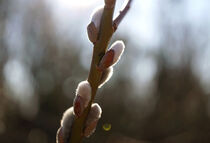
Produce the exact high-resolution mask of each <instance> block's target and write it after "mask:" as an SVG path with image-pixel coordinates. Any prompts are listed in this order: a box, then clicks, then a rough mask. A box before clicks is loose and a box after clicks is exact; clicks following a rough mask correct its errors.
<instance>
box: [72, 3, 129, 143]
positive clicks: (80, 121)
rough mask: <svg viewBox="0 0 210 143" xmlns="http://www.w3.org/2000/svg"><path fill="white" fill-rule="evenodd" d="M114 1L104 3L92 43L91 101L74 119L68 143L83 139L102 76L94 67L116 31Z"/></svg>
mask: <svg viewBox="0 0 210 143" xmlns="http://www.w3.org/2000/svg"><path fill="white" fill-rule="evenodd" d="M115 2H116V0H114V6H113V7H106V5H105V6H104V12H103V15H102V18H101V25H100V29H99V34H98V38H97V39H98V40H97V41H96V43H94V47H93V56H92V62H91V68H90V72H89V76H88V82H89V83H90V85H91V89H92V93H91V101H90V102H89V104H88V107H87V108H86V109H85V111H84V113H83V114H82V116H81V117H80V118H76V119H75V120H74V123H73V126H72V130H71V135H70V139H69V141H70V143H81V142H82V139H83V130H84V125H85V121H86V119H87V116H88V113H89V111H90V109H91V104H92V103H93V101H94V98H95V95H96V92H97V89H98V86H99V82H100V79H101V76H102V73H101V72H100V71H98V70H97V68H96V67H97V65H98V64H99V62H100V60H101V58H102V57H103V55H104V54H105V52H106V51H107V47H108V44H109V41H110V39H111V37H112V35H113V33H114V32H115V31H116V29H113V13H114V8H115ZM130 2H131V0H130V1H129V2H128V6H126V8H125V9H124V10H123V11H122V12H121V13H120V15H119V16H118V18H117V19H115V22H114V23H115V25H116V26H118V25H119V23H120V21H121V20H122V19H123V17H124V16H125V14H126V13H127V11H128V9H129V8H128V7H130ZM121 15H122V16H121ZM116 26H115V27H116Z"/></svg>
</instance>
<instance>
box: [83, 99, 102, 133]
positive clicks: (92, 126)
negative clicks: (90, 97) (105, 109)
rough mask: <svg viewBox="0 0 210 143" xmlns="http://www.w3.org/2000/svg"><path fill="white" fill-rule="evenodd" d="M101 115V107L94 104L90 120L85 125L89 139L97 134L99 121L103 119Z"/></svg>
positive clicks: (85, 131)
mask: <svg viewBox="0 0 210 143" xmlns="http://www.w3.org/2000/svg"><path fill="white" fill-rule="evenodd" d="M101 113H102V110H101V107H100V106H99V105H98V104H97V103H94V104H92V106H91V110H90V113H89V114H88V118H87V121H86V124H85V130H84V136H85V137H89V136H90V135H92V134H93V133H94V132H95V130H96V126H97V123H98V120H99V119H100V118H101Z"/></svg>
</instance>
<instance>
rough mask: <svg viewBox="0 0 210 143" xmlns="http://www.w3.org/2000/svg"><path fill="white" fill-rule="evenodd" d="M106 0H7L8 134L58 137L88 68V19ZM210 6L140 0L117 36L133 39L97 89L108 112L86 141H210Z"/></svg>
mask: <svg viewBox="0 0 210 143" xmlns="http://www.w3.org/2000/svg"><path fill="white" fill-rule="evenodd" d="M123 3H124V0H117V6H116V9H115V16H116V15H117V14H118V12H119V10H120V8H121V7H122V5H123ZM100 5H103V0H15V1H14V0H0V142H1V143H14V142H15V143H55V135H56V131H57V129H58V128H59V124H60V119H61V117H62V113H63V112H64V111H65V110H66V109H67V108H69V107H70V106H72V101H73V98H74V95H75V89H76V87H77V84H78V83H79V82H80V81H82V80H85V79H86V78H87V76H88V72H89V67H90V62H91V56H92V47H93V46H92V44H91V43H90V42H89V41H88V38H87V33H86V27H87V25H88V23H89V21H90V15H91V13H92V11H93V10H94V9H95V8H96V7H97V6H100ZM209 13H210V5H209V1H208V0H134V2H133V5H132V8H131V9H130V11H129V13H128V15H127V16H126V17H125V19H124V20H123V21H122V23H121V25H120V26H119V28H118V30H117V32H116V33H115V35H114V36H113V38H112V41H111V43H113V42H114V41H115V40H117V39H120V40H124V42H125V45H126V49H125V52H124V55H123V57H122V59H121V60H120V62H119V64H117V65H116V66H115V67H114V74H113V77H112V78H111V80H110V81H109V82H108V83H107V84H105V85H104V86H103V87H102V88H101V89H100V90H99V91H98V93H97V97H96V102H98V103H99V104H100V105H101V107H102V109H103V114H102V118H101V119H100V122H99V125H98V126H97V130H96V132H95V133H94V135H92V136H91V137H90V138H89V139H85V140H84V143H93V142H94V143H198V142H199V143H209V142H210V15H209Z"/></svg>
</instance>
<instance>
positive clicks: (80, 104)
mask: <svg viewBox="0 0 210 143" xmlns="http://www.w3.org/2000/svg"><path fill="white" fill-rule="evenodd" d="M90 99H91V86H90V84H89V82H88V81H82V82H80V83H79V85H78V87H77V89H76V97H75V98H74V103H73V104H74V114H75V115H76V116H77V117H80V116H81V115H82V113H83V111H84V109H85V108H86V107H87V106H88V103H89V102H90Z"/></svg>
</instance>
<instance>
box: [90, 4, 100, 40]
mask: <svg viewBox="0 0 210 143" xmlns="http://www.w3.org/2000/svg"><path fill="white" fill-rule="evenodd" d="M103 11H104V8H103V7H99V8H97V9H96V10H94V12H93V13H92V15H91V22H90V24H89V25H88V27H87V33H88V38H89V40H90V41H91V42H92V43H95V42H96V41H97V37H98V32H99V28H100V23H101V17H102V14H103Z"/></svg>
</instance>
